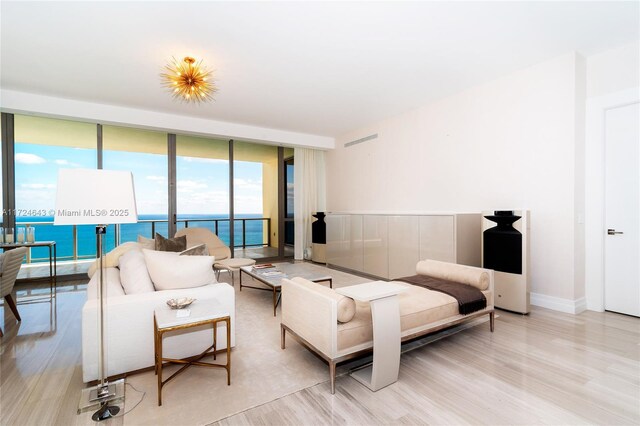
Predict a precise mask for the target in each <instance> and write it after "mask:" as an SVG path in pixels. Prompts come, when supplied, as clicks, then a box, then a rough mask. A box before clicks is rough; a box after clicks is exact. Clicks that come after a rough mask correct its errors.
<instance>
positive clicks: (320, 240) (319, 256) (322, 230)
mask: <svg viewBox="0 0 640 426" xmlns="http://www.w3.org/2000/svg"><path fill="white" fill-rule="evenodd" d="M312 216H313V217H315V218H316V219H317V220H316V221H314V222H313V223H312V224H311V242H312V243H313V256H312V258H311V260H313V261H314V262H318V263H326V262H327V256H326V246H327V224H326V223H325V221H324V217H325V214H324V212H316V214H314V215H312Z"/></svg>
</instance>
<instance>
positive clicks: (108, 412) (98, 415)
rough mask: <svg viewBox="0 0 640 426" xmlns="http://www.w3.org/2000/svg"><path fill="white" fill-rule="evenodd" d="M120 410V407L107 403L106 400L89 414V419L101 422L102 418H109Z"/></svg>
mask: <svg viewBox="0 0 640 426" xmlns="http://www.w3.org/2000/svg"><path fill="white" fill-rule="evenodd" d="M119 412H120V407H116V406H115V405H109V403H108V402H103V403H102V406H101V407H100V409H99V410H98V411H96V412H95V413H93V416H91V420H93V421H94V422H101V421H103V420H107V419H110V418H112V417H115V415H116V414H118V413H119Z"/></svg>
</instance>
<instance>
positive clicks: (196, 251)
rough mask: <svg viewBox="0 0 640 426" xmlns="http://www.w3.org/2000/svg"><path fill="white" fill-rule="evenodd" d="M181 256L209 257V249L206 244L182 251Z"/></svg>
mask: <svg viewBox="0 0 640 426" xmlns="http://www.w3.org/2000/svg"><path fill="white" fill-rule="evenodd" d="M180 256H209V248H208V247H207V245H206V244H200V245H199V246H195V247H191V248H188V249H186V250H184V251H181V252H180ZM214 258H215V256H214Z"/></svg>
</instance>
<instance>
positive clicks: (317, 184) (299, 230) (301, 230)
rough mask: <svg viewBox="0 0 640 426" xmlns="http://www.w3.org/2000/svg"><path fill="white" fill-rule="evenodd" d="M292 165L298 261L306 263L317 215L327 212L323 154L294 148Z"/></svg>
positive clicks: (296, 254) (295, 254) (322, 152)
mask: <svg viewBox="0 0 640 426" xmlns="http://www.w3.org/2000/svg"><path fill="white" fill-rule="evenodd" d="M293 155H294V157H293V158H294V163H293V164H294V165H293V191H294V192H293V193H294V211H293V215H294V224H295V252H294V257H295V259H303V258H304V251H305V249H307V248H309V247H311V223H312V222H313V221H314V218H313V217H312V216H311V215H312V214H313V213H315V212H318V211H320V212H323V211H325V209H326V181H325V155H324V151H319V150H316V149H308V148H295V150H294V153H293Z"/></svg>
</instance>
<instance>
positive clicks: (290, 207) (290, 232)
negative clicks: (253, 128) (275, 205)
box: [284, 148, 295, 248]
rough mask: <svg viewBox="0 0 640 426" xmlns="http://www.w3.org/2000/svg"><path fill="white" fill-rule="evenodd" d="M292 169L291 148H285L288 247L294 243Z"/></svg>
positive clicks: (285, 210) (285, 208) (286, 238)
mask: <svg viewBox="0 0 640 426" xmlns="http://www.w3.org/2000/svg"><path fill="white" fill-rule="evenodd" d="M293 170H294V162H293V149H290V148H287V149H285V152H284V184H285V187H284V188H285V189H284V191H285V200H286V201H285V204H284V243H285V245H286V246H288V247H290V248H292V247H293V245H294V243H295V224H294V216H293V211H294V191H293Z"/></svg>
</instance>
